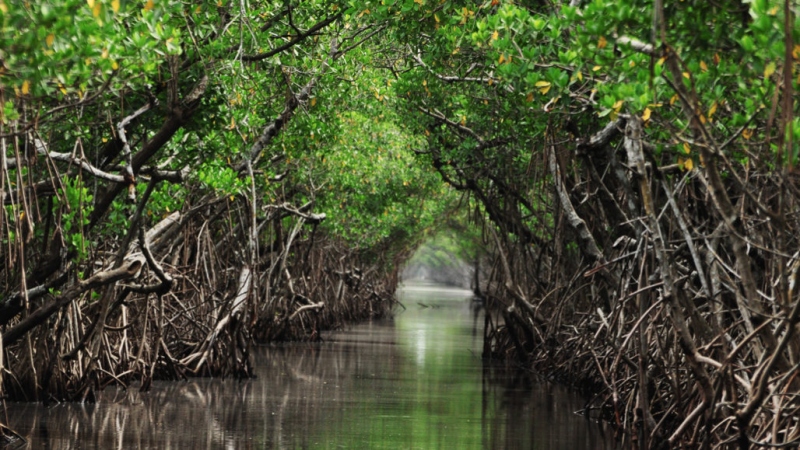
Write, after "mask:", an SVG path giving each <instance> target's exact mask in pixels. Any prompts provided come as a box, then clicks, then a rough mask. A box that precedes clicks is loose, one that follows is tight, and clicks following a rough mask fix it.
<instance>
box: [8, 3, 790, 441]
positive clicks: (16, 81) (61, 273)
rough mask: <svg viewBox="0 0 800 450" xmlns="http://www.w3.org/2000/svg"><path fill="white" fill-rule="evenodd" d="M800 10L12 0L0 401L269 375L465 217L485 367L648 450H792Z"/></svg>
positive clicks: (356, 313)
mask: <svg viewBox="0 0 800 450" xmlns="http://www.w3.org/2000/svg"><path fill="white" fill-rule="evenodd" d="M797 13H798V11H797V5H796V4H795V3H793V2H791V1H789V0H784V1H778V0H752V1H739V0H725V1H719V2H706V1H699V0H697V1H694V0H686V1H682V2H663V1H661V0H655V1H653V2H640V1H636V0H625V1H615V2H611V1H607V0H591V1H589V0H583V1H581V0H571V1H552V2H534V1H532V2H511V1H505V0H486V1H485V2H479V3H476V2H461V1H456V0H443V1H434V0H380V1H378V0H374V1H373V0H360V1H350V2H338V1H327V0H314V1H303V2H292V1H285V2H268V1H263V2H261V1H239V2H235V1H226V0H223V1H214V2H193V3H192V4H186V3H184V2H180V1H175V0H164V1H153V0H142V1H120V0H109V1H104V0H80V1H78V0H59V1H56V2H47V4H45V5H41V4H35V5H34V4H31V3H27V2H22V1H12V0H0V14H2V16H1V18H0V20H1V21H2V22H1V23H2V27H3V33H2V35H1V36H2V37H0V39H2V41H3V42H2V45H0V48H1V49H2V50H0V52H2V53H0V58H1V59H0V84H2V90H1V91H0V103H2V106H3V108H2V120H1V121H0V122H2V123H1V124H0V145H2V152H0V157H1V158H2V159H1V160H0V171H2V177H1V178H2V180H0V198H2V199H3V203H4V208H2V210H0V238H2V249H0V257H2V260H3V263H4V264H3V272H2V276H0V283H1V284H2V292H3V294H2V300H1V301H0V325H1V326H2V327H3V335H2V336H3V340H2V344H3V349H2V356H3V360H2V361H3V365H2V366H3V368H4V371H3V373H2V386H3V393H4V395H5V396H10V397H15V398H28V399H49V398H52V399H81V398H87V397H89V396H91V393H92V392H93V391H94V390H95V389H97V388H99V387H102V386H104V385H106V384H108V383H123V384H127V383H129V382H131V381H133V380H141V381H142V385H143V386H144V387H146V386H147V385H148V383H149V381H150V380H152V379H153V378H156V377H160V378H181V377H183V376H188V375H200V374H218V375H236V376H247V375H249V374H250V368H249V364H248V348H249V346H250V345H252V343H254V342H258V341H270V340H275V339H287V338H297V337H313V336H315V335H317V334H318V332H319V331H320V329H322V328H323V327H330V326H335V325H337V324H339V323H341V321H342V320H345V319H358V318H364V317H368V316H370V315H379V314H383V313H385V312H387V311H388V310H389V309H390V308H391V293H392V291H393V289H394V287H395V285H396V284H397V273H398V269H399V268H400V266H401V265H402V263H403V262H404V261H405V260H407V258H409V257H410V256H411V254H412V253H413V250H414V249H415V248H416V247H417V245H418V244H419V243H420V242H421V241H422V240H423V239H424V236H425V235H426V233H432V232H433V231H435V230H436V229H437V228H441V227H442V226H444V225H446V224H448V222H451V221H449V220H444V219H446V218H449V217H454V218H458V217H468V218H469V223H471V224H472V225H473V226H475V227H476V229H477V230H479V231H480V232H479V233H477V235H479V236H480V238H478V239H477V242H479V243H481V244H482V245H483V248H484V249H486V250H488V251H489V256H484V257H482V258H480V260H481V261H482V263H481V264H480V267H481V270H480V271H479V273H481V274H483V276H481V277H479V281H480V283H479V285H478V287H479V288H480V291H481V294H482V295H483V296H484V298H485V299H486V302H487V305H488V307H489V310H490V311H491V312H492V314H491V316H490V318H489V319H490V320H488V323H489V328H488V329H487V356H489V355H492V356H495V357H502V358H508V359H512V360H515V361H518V362H520V363H522V364H524V365H526V366H528V367H533V368H536V369H538V370H540V371H543V372H546V373H549V374H554V375H558V376H559V377H562V378H563V379H565V380H570V381H573V382H580V383H582V384H583V385H585V386H590V387H591V388H592V389H593V393H594V398H593V400H592V401H591V403H590V404H589V407H590V408H592V409H598V410H600V412H601V413H602V414H603V415H604V416H605V417H606V418H609V419H610V420H612V421H613V422H614V423H615V424H616V425H618V426H619V428H620V429H621V430H625V431H626V432H627V434H626V436H628V439H631V440H632V443H633V444H634V445H636V446H637V447H639V448H656V447H659V446H661V447H683V448H741V449H744V448H753V447H761V446H775V445H778V446H779V445H793V444H792V443H796V442H797V441H798V440H800V424H798V422H797V419H796V417H797V416H798V407H799V406H800V400H799V399H798V398H797V393H798V387H800V385H799V384H798V383H800V381H798V378H797V375H798V368H799V367H800V362H799V361H798V355H800V336H798V333H797V331H798V330H797V325H798V321H800V306H798V305H800V302H799V301H798V298H797V293H796V292H795V291H796V282H797V280H796V278H797V272H798V268H800V245H798V241H797V238H796V236H798V235H799V234H800V233H799V232H800V222H798V217H797V211H798V200H799V199H800V197H799V195H800V191H799V190H798V182H797V174H796V166H797V165H798V144H797V142H798V134H800V119H798V118H797V117H796V116H797V114H796V105H795V92H796V90H797V89H798V86H797V84H798V82H799V81H800V80H798V74H800V71H798V64H799V63H800V61H799V60H800V45H798V36H797V34H798V32H800V25H799V23H800V22H798V14H797ZM464 222H465V221H461V223H462V224H463V223H464ZM476 254H477V253H476ZM476 260H477V258H476Z"/></svg>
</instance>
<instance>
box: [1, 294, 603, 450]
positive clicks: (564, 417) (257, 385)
mask: <svg viewBox="0 0 800 450" xmlns="http://www.w3.org/2000/svg"><path fill="white" fill-rule="evenodd" d="M399 297H400V300H401V301H402V302H403V304H404V305H405V307H406V310H405V311H403V310H402V309H401V310H400V311H399V313H398V314H397V315H396V316H395V318H394V319H392V320H386V321H375V322H371V323H367V324H363V325H359V326H355V327H352V328H350V329H348V330H345V331H341V332H336V333H329V334H326V335H325V336H324V339H325V340H324V342H322V343H316V344H309V343H299V344H286V345H280V346H269V347H263V348H260V349H258V351H257V352H256V355H255V361H254V362H255V366H256V373H257V374H258V378H255V379H252V380H246V381H241V382H239V381H234V380H218V379H193V380H190V381H188V382H157V383H154V384H153V388H152V390H151V391H150V392H148V393H144V394H142V393H139V392H138V391H137V390H135V389H130V390H128V391H123V390H120V389H114V388H111V389H107V390H106V391H104V392H103V393H102V394H101V395H100V399H99V400H100V401H99V402H98V403H96V404H91V405H88V404H87V405H80V404H59V405H55V406H50V407H44V406H42V405H38V404H19V403H16V404H15V403H9V404H7V417H8V420H7V422H6V423H7V424H8V425H9V426H10V427H11V428H12V429H15V430H16V431H17V432H19V433H20V434H22V435H24V436H26V437H27V438H28V444H27V447H25V446H22V447H21V448H29V449H543V450H544V449H550V450H558V449H564V450H566V449H569V450H575V449H589V450H606V449H612V448H613V447H612V446H611V445H610V444H608V442H610V441H611V439H610V438H609V437H608V436H606V435H605V434H604V433H603V431H602V430H603V429H602V427H601V426H600V425H598V424H596V423H594V422H592V421H589V420H586V419H585V418H583V417H581V416H578V415H576V414H574V411H575V410H578V409H580V408H581V405H582V401H581V399H580V398H579V397H577V396H576V395H573V394H571V393H569V392H567V391H566V390H564V389H561V388H558V387H556V386H553V385H550V384H547V383H541V382H535V381H531V380H530V379H529V378H528V377H524V376H521V375H520V374H514V373H512V372H508V371H501V370H489V369H485V368H484V367H483V365H482V363H481V361H480V348H481V344H482V342H481V338H482V326H483V319H482V317H483V316H482V312H481V311H480V310H479V307H478V305H476V304H474V303H473V302H472V301H471V300H470V298H469V292H467V291H461V290H453V289H445V288H441V287H436V286H421V285H417V286H408V287H406V288H405V289H404V290H403V291H401V292H400V294H399Z"/></svg>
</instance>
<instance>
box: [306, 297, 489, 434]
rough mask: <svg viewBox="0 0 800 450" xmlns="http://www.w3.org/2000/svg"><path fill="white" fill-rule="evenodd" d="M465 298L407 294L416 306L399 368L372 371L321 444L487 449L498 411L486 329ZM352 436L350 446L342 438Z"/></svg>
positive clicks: (400, 324) (402, 338) (397, 335)
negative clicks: (485, 362) (482, 351)
mask: <svg viewBox="0 0 800 450" xmlns="http://www.w3.org/2000/svg"><path fill="white" fill-rule="evenodd" d="M459 294H460V295H459ZM465 295H468V292H457V293H456V294H454V293H453V292H449V295H444V293H441V292H440V293H439V294H438V295H437V293H436V291H433V292H414V294H406V295H405V296H404V299H408V300H409V302H408V304H407V308H408V309H407V310H406V311H405V312H403V313H401V314H399V315H398V316H397V317H396V319H395V320H394V327H393V330H394V336H393V337H394V343H395V345H396V346H397V348H398V352H397V355H398V357H399V358H400V359H401V360H400V361H399V362H397V364H394V369H395V370H394V371H393V373H380V374H369V375H367V376H365V377H364V378H363V379H361V380H360V382H357V383H355V385H354V392H353V394H352V398H354V399H356V400H355V401H354V402H353V404H352V405H349V406H348V408H349V409H350V410H349V411H347V410H346V411H343V414H342V415H341V416H340V417H336V418H331V419H333V420H331V421H330V422H329V426H326V427H325V428H324V431H323V436H324V438H322V439H319V441H317V442H316V443H314V447H315V448H343V447H347V448H372V449H398V448H403V449H444V448H448V449H454V448H456V449H472V448H476V449H477V448H484V447H485V444H486V440H485V439H484V432H485V430H484V425H485V419H486V418H487V417H493V416H494V415H495V412H496V408H495V405H494V404H491V403H490V404H488V405H487V404H486V402H484V401H483V400H484V392H483V389H484V386H483V383H482V365H481V361H480V359H479V354H478V353H477V344H478V342H479V340H480V336H482V331H481V330H475V331H476V333H477V334H476V336H477V338H476V337H474V336H473V330H472V329H471V324H472V316H471V314H472V311H471V309H470V306H471V303H470V301H469V299H468V297H465ZM404 299H401V301H403V300H404ZM418 303H422V304H424V305H427V306H429V307H423V306H421V305H419V304H418ZM358 392H362V394H359V393H358ZM353 409H355V411H353ZM336 419H339V420H341V422H339V420H336ZM482 419H483V420H482ZM334 422H338V423H334ZM344 436H347V441H348V443H347V444H343V443H342V438H343V437H344ZM324 443H329V444H331V446H327V445H325V444H324ZM317 445H320V446H319V447H317Z"/></svg>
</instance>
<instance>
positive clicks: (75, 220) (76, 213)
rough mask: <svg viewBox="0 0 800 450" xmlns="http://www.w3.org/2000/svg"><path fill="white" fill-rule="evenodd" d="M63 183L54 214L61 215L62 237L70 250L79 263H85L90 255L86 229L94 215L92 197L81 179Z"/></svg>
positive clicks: (66, 180)
mask: <svg viewBox="0 0 800 450" xmlns="http://www.w3.org/2000/svg"><path fill="white" fill-rule="evenodd" d="M62 183H63V186H64V188H63V189H59V190H58V196H56V198H55V202H54V204H53V213H54V214H60V215H61V227H62V228H63V231H62V235H63V237H64V241H65V242H66V244H67V246H68V248H69V249H70V251H74V252H75V253H76V255H77V257H76V259H77V260H78V261H83V260H85V259H86V257H87V256H88V253H89V248H88V246H89V241H88V240H87V238H86V235H85V233H84V227H86V226H87V225H88V224H89V215H90V214H91V213H92V209H93V207H92V195H91V194H89V189H88V188H86V187H85V186H84V184H83V181H82V180H81V179H80V178H72V179H70V178H67V177H65V178H64V179H63V181H62Z"/></svg>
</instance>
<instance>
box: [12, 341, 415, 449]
mask: <svg viewBox="0 0 800 450" xmlns="http://www.w3.org/2000/svg"><path fill="white" fill-rule="evenodd" d="M364 338H365V336H364V335H358V334H356V335H352V339H353V342H345V343H324V344H322V345H320V346H313V345H307V346H306V345H299V346H297V345H294V346H283V347H281V346H278V347H265V348H260V349H258V352H259V353H260V354H259V355H257V356H256V358H254V359H255V360H256V362H257V367H256V373H258V374H260V375H261V376H260V377H258V378H255V379H250V380H245V381H232V380H228V381H225V382H220V380H214V379H193V380H191V381H189V382H154V384H153V389H152V390H151V392H149V393H140V392H139V391H138V390H137V389H130V390H128V391H122V390H117V389H107V390H105V391H103V392H101V393H100V395H99V398H98V403H96V404H75V403H67V404H58V405H55V406H52V407H44V406H42V405H40V404H30V403H25V404H21V403H20V404H17V403H11V404H9V411H10V412H9V416H10V419H11V420H10V422H11V426H12V428H14V429H16V430H17V431H18V432H19V433H20V434H21V435H23V436H26V437H28V438H29V440H30V443H29V448H42V447H43V446H44V445H47V446H48V448H50V449H53V450H61V449H72V448H75V443H77V442H80V446H81V448H98V449H121V448H125V449H145V448H175V449H187V448H191V449H218V448H223V447H224V448H249V447H251V446H254V447H256V448H283V447H288V448H295V447H298V446H299V447H303V446H305V445H306V444H307V442H305V440H306V439H307V437H308V436H313V435H315V434H317V433H318V431H319V427H320V424H322V423H323V422H324V421H325V420H331V419H332V418H331V417H327V416H325V409H324V408H323V405H324V404H325V403H326V402H327V401H328V400H330V398H331V397H332V396H336V395H337V393H336V391H337V390H339V389H337V388H336V387H337V386H339V387H341V388H342V389H341V390H342V391H348V390H349V389H347V386H346V385H347V384H348V383H352V382H353V380H354V378H355V377H356V376H357V375H358V374H364V373H391V372H392V371H394V370H395V367H394V366H395V364H396V363H397V361H399V358H398V357H397V356H396V355H394V356H393V355H392V354H391V353H393V352H394V351H395V350H396V348H395V347H394V346H392V345H386V344H384V343H382V342H380V341H364ZM388 342H392V340H391V339H388ZM378 347H379V348H378ZM387 352H389V353H390V354H388V355H387V354H386V353H387ZM335 419H336V418H333V420H335ZM301 430H302V431H301Z"/></svg>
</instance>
